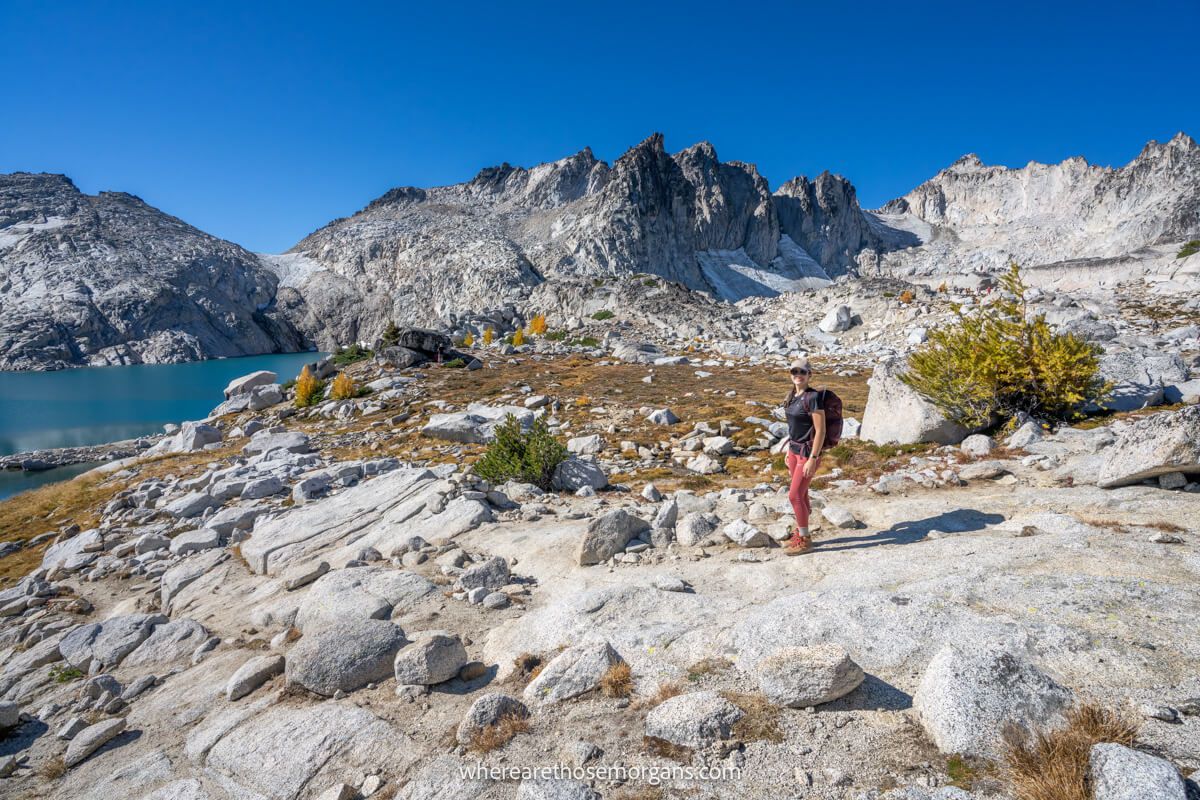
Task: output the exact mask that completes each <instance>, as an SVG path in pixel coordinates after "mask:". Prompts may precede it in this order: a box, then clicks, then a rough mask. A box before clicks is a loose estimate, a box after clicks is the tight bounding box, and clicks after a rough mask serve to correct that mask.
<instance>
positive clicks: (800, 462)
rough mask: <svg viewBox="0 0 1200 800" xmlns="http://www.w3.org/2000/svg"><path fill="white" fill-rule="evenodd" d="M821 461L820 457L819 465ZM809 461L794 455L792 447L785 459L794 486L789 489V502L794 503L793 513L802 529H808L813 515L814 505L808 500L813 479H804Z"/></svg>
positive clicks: (818, 458)
mask: <svg viewBox="0 0 1200 800" xmlns="http://www.w3.org/2000/svg"><path fill="white" fill-rule="evenodd" d="M820 460H821V459H820V457H819V456H818V457H817V461H818V463H819V462H820ZM807 461H808V459H807V458H805V457H804V456H801V455H797V454H796V453H793V452H792V451H791V448H790V447H789V448H788V453H787V458H786V459H784V463H785V464H787V468H788V472H789V473H790V474H791V476H792V485H791V488H789V489H788V500H790V501H791V503H792V511H794V512H795V513H796V524H797V525H799V526H800V527H801V528H807V527H808V517H809V515H810V514H812V503H811V502H809V499H808V485H809V484H810V483H812V478H806V477H804V465H805V463H806V462H807ZM814 474H815V473H814Z"/></svg>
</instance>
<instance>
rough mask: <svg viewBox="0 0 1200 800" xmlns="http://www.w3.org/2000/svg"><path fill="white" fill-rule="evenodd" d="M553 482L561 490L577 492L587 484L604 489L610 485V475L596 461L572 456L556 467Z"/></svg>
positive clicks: (593, 487) (590, 486)
mask: <svg viewBox="0 0 1200 800" xmlns="http://www.w3.org/2000/svg"><path fill="white" fill-rule="evenodd" d="M551 482H552V485H553V486H554V488H555V489H558V490H559V491H565V492H577V491H579V490H580V489H582V488H583V487H585V486H587V487H589V488H592V489H603V488H604V487H605V486H607V485H608V476H607V475H605V474H604V468H603V467H601V466H600V465H599V464H597V463H596V462H595V461H591V460H589V459H586V458H579V457H577V456H571V457H569V458H566V459H564V460H563V461H560V462H559V464H558V466H557V467H555V468H554V475H553V477H552V478H551Z"/></svg>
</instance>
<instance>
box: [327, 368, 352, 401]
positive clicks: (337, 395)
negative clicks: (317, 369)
mask: <svg viewBox="0 0 1200 800" xmlns="http://www.w3.org/2000/svg"><path fill="white" fill-rule="evenodd" d="M357 394H358V389H357V388H356V387H355V385H354V379H353V378H351V377H350V376H349V375H347V374H346V373H344V372H339V373H338V374H337V377H336V378H334V379H333V386H331V387H330V388H329V396H330V397H332V398H333V399H334V400H349V399H350V398H352V397H355V396H356V395H357Z"/></svg>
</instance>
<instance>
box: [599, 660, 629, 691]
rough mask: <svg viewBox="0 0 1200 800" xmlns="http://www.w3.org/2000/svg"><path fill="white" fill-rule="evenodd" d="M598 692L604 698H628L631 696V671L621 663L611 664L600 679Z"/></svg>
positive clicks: (627, 665) (625, 664)
mask: <svg viewBox="0 0 1200 800" xmlns="http://www.w3.org/2000/svg"><path fill="white" fill-rule="evenodd" d="M600 692H601V693H602V694H603V695H604V696H605V697H629V695H631V694H633V670H632V669H630V667H629V664H628V663H626V662H624V661H621V662H618V663H616V664H613V665H612V666H611V667H609V668H608V670H607V671H606V672H605V673H604V675H602V676H601V677H600Z"/></svg>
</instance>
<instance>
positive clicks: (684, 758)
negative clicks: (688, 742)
mask: <svg viewBox="0 0 1200 800" xmlns="http://www.w3.org/2000/svg"><path fill="white" fill-rule="evenodd" d="M642 747H643V748H644V749H645V750H646V752H647V753H648V754H650V755H652V756H654V757H655V758H667V759H670V760H671V761H678V762H680V763H681V764H690V763H691V761H692V748H690V747H683V746H682V745H678V744H673V743H671V742H668V741H667V740H666V739H659V738H658V737H657V736H643V737H642Z"/></svg>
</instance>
